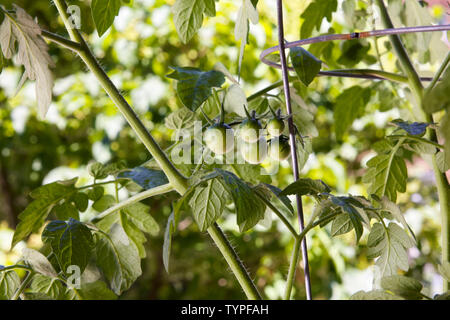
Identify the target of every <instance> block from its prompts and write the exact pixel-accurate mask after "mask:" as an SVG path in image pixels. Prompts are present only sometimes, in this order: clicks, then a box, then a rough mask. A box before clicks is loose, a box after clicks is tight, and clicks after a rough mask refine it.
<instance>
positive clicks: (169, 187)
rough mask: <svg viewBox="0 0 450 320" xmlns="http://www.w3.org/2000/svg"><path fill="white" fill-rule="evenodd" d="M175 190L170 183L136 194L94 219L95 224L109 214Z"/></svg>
mask: <svg viewBox="0 0 450 320" xmlns="http://www.w3.org/2000/svg"><path fill="white" fill-rule="evenodd" d="M173 190H174V188H173V187H172V185H171V184H170V183H168V184H164V185H162V186H158V187H155V188H152V189H149V190H146V191H143V192H140V193H138V194H135V195H134V196H132V197H130V198H128V199H126V200H123V201H121V202H119V203H117V204H116V205H114V206H112V207H111V208H109V209H107V210H105V211H103V212H102V213H100V214H99V215H98V216H96V217H95V218H94V220H93V222H95V221H98V220H100V219H103V218H104V217H106V216H107V215H109V214H111V213H113V212H116V211H118V210H120V209H122V208H125V207H127V206H129V205H131V204H133V203H135V202H138V201H142V200H144V199H147V198H150V197H153V196H157V195H160V194H164V193H167V192H170V191H173Z"/></svg>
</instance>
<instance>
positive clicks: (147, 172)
mask: <svg viewBox="0 0 450 320" xmlns="http://www.w3.org/2000/svg"><path fill="white" fill-rule="evenodd" d="M117 177H118V178H128V179H131V180H133V181H134V182H136V183H137V184H138V185H140V186H141V187H142V188H144V189H145V190H148V189H152V188H155V187H158V186H161V185H163V184H167V183H169V180H168V179H167V177H166V175H165V174H164V172H163V171H161V170H153V169H149V168H145V167H136V168H134V169H132V170H131V171H124V172H121V173H120V174H119V175H118V176H117Z"/></svg>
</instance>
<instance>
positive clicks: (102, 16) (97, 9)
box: [91, 0, 122, 37]
mask: <svg viewBox="0 0 450 320" xmlns="http://www.w3.org/2000/svg"><path fill="white" fill-rule="evenodd" d="M121 5H122V3H121V0H92V4H91V10H92V18H93V19H94V23H95V27H96V28H97V32H98V36H99V37H101V36H102V35H103V34H104V33H105V32H106V30H108V29H109V27H110V26H111V25H112V24H113V22H114V18H115V17H116V16H117V15H118V14H119V10H120V6H121Z"/></svg>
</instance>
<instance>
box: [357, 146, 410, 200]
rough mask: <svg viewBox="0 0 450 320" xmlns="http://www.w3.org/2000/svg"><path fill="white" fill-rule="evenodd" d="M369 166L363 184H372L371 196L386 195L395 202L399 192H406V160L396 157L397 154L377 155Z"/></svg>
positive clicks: (369, 162)
mask: <svg viewBox="0 0 450 320" xmlns="http://www.w3.org/2000/svg"><path fill="white" fill-rule="evenodd" d="M367 166H368V169H367V172H366V174H365V175H364V176H363V182H365V183H370V187H369V189H368V193H369V194H375V195H377V196H379V197H382V196H384V195H386V196H387V197H388V198H389V200H391V201H393V202H395V201H396V199H397V192H405V191H406V180H407V178H408V172H407V168H406V164H405V160H404V159H403V158H401V157H399V156H396V155H395V152H391V153H390V154H380V155H377V156H375V157H373V158H372V159H370V160H369V161H368V162H367Z"/></svg>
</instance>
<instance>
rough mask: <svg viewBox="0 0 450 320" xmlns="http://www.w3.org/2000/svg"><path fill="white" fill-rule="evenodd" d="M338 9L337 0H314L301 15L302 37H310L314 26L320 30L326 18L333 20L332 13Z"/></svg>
mask: <svg viewBox="0 0 450 320" xmlns="http://www.w3.org/2000/svg"><path fill="white" fill-rule="evenodd" d="M336 10H337V0H314V1H313V2H311V3H310V4H309V6H308V7H307V8H306V10H305V11H304V12H303V13H302V15H301V17H302V18H303V23H302V27H301V30H300V37H301V38H302V39H305V38H308V37H309V36H311V34H312V31H313V30H314V28H316V29H317V30H319V29H320V26H321V25H322V21H323V19H324V18H326V19H327V20H328V21H330V22H331V16H332V13H333V12H334V11H336Z"/></svg>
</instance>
